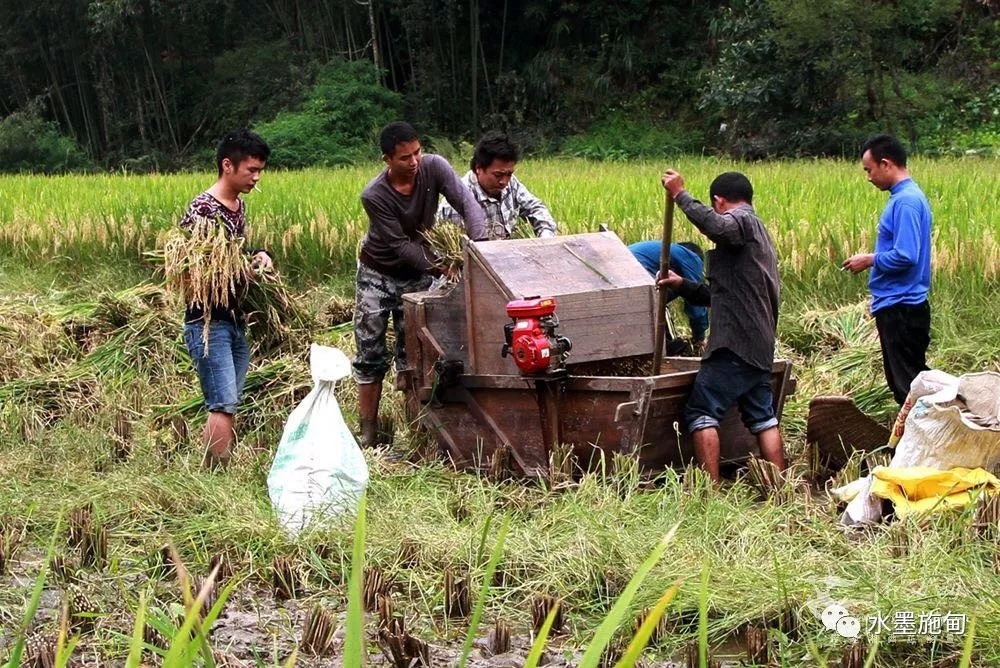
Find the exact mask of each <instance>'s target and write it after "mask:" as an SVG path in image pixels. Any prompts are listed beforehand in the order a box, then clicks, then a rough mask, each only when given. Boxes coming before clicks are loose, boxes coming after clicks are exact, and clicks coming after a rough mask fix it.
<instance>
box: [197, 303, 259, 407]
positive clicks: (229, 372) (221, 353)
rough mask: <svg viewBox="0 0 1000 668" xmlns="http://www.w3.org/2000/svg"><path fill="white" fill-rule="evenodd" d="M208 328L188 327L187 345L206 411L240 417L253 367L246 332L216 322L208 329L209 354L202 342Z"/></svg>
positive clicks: (199, 324) (202, 326)
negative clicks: (248, 376) (249, 370)
mask: <svg viewBox="0 0 1000 668" xmlns="http://www.w3.org/2000/svg"><path fill="white" fill-rule="evenodd" d="M203 329H204V324H203V323H200V322H195V323H186V324H185V325H184V343H185V344H186V345H187V349H188V353H190V355H191V361H192V362H194V368H195V370H196V371H197V372H198V380H199V381H200V383H201V391H202V394H204V395H205V408H207V409H208V410H210V411H213V412H218V413H228V414H229V415H236V407H237V406H238V405H239V403H240V395H241V394H242V393H243V383H244V382H245V381H246V377H247V369H248V368H249V366H250V346H249V345H247V337H246V332H245V331H244V330H243V327H239V326H237V325H234V324H233V323H231V322H229V321H228V320H222V321H218V320H213V321H212V322H211V323H210V324H209V329H208V350H207V351H206V350H205V345H204V343H203V341H202V331H203Z"/></svg>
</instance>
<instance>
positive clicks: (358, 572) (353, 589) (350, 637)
mask: <svg viewBox="0 0 1000 668" xmlns="http://www.w3.org/2000/svg"><path fill="white" fill-rule="evenodd" d="M367 507H368V494H367V493H364V494H362V495H361V501H360V502H359V503H358V519H357V520H356V521H355V522H354V552H353V556H352V557H351V580H350V585H349V588H348V594H347V624H346V627H345V631H346V635H345V637H344V666H346V667H347V668H361V666H363V665H364V647H365V617H364V610H362V606H361V595H362V594H361V578H362V576H363V574H364V571H365V511H366V509H367Z"/></svg>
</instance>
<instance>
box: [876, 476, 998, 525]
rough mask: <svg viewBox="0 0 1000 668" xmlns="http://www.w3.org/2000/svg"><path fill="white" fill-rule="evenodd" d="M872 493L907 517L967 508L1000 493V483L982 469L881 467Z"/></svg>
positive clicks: (901, 515)
mask: <svg viewBox="0 0 1000 668" xmlns="http://www.w3.org/2000/svg"><path fill="white" fill-rule="evenodd" d="M871 493H872V494H873V495H874V496H877V497H879V498H882V499H889V500H890V501H892V504H893V506H895V508H896V515H897V516H899V517H905V516H906V515H908V514H910V513H923V512H927V511H930V510H946V509H948V508H957V507H961V506H965V505H967V504H969V503H970V502H971V501H973V500H975V498H976V497H977V496H978V495H979V494H980V493H985V494H998V493H1000V480H998V479H997V478H996V477H995V476H993V475H991V474H990V473H988V472H987V471H986V470H985V469H981V468H976V469H966V468H953V469H951V470H948V471H939V470H938V469H935V468H931V467H929V466H910V467H904V468H891V469H890V468H886V467H884V466H877V467H876V468H875V470H873V471H872V488H871Z"/></svg>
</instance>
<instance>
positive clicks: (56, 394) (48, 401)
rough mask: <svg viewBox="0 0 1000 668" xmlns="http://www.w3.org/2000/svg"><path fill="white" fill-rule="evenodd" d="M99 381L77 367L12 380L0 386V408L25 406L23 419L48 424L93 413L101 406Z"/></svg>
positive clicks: (82, 368)
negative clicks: (71, 415) (74, 415)
mask: <svg viewBox="0 0 1000 668" xmlns="http://www.w3.org/2000/svg"><path fill="white" fill-rule="evenodd" d="M98 389H99V385H98V380H97V377H96V376H95V375H94V373H93V372H92V371H91V370H89V369H87V368H84V367H83V366H80V365H74V366H71V367H69V368H66V369H60V370H56V371H51V372H49V373H44V374H41V375H38V376H35V377H33V378H22V379H15V380H12V381H9V382H6V383H3V384H2V385H0V406H3V405H9V406H25V407H26V413H25V415H24V416H23V419H25V420H30V421H32V422H34V421H37V422H38V423H39V424H41V425H50V424H52V423H54V422H56V421H57V420H59V419H61V418H63V417H66V416H67V415H70V414H74V413H75V414H87V415H92V414H94V413H95V412H96V411H97V409H98V408H99V407H100V401H99V399H98Z"/></svg>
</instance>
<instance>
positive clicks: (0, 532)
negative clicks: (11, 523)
mask: <svg viewBox="0 0 1000 668" xmlns="http://www.w3.org/2000/svg"><path fill="white" fill-rule="evenodd" d="M18 543H20V532H18V531H17V530H16V529H14V528H13V527H8V526H3V525H0V575H6V574H7V569H8V568H10V564H11V562H12V561H13V559H14V552H16V551H17V546H18Z"/></svg>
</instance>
